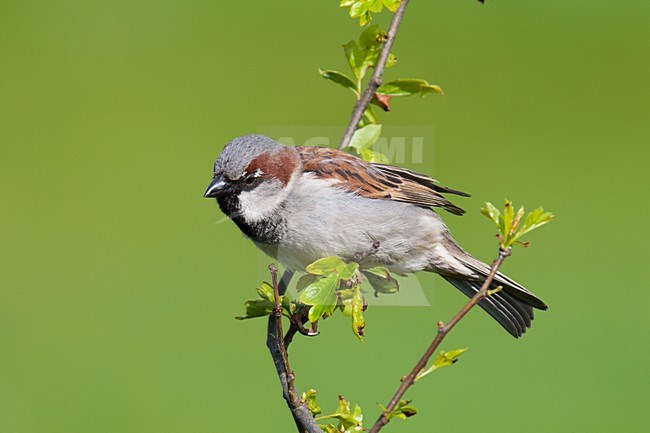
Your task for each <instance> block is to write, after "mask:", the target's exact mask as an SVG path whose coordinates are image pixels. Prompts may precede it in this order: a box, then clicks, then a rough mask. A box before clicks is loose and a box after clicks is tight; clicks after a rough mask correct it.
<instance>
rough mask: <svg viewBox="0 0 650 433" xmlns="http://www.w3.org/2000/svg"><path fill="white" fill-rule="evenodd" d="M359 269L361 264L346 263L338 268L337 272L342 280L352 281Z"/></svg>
mask: <svg viewBox="0 0 650 433" xmlns="http://www.w3.org/2000/svg"><path fill="white" fill-rule="evenodd" d="M357 269H359V264H358V263H355V262H350V263H345V264H341V265H339V266H337V268H336V272H337V273H338V274H339V278H340V279H341V280H346V281H347V280H350V279H352V277H354V274H355V273H356V272H357Z"/></svg>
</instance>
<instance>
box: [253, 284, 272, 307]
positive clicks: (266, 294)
mask: <svg viewBox="0 0 650 433" xmlns="http://www.w3.org/2000/svg"><path fill="white" fill-rule="evenodd" d="M255 290H257V294H258V295H260V298H262V299H266V300H268V301H271V302H273V303H275V294H274V293H273V286H271V285H270V284H269V283H267V282H263V283H262V284H261V285H260V287H257V288H256V289H255Z"/></svg>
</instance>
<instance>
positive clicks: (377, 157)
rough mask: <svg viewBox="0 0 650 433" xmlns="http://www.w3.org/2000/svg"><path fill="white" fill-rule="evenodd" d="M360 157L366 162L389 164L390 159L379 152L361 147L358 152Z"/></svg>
mask: <svg viewBox="0 0 650 433" xmlns="http://www.w3.org/2000/svg"><path fill="white" fill-rule="evenodd" d="M359 156H360V157H361V159H363V160H364V161H368V162H378V163H380V164H389V163H390V159H389V158H388V157H387V156H386V155H384V154H383V153H381V152H375V151H374V150H370V149H363V150H362V151H361V153H360V154H359Z"/></svg>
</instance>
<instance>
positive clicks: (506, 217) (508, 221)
mask: <svg viewBox="0 0 650 433" xmlns="http://www.w3.org/2000/svg"><path fill="white" fill-rule="evenodd" d="M502 215H503V216H502V219H501V227H500V229H501V234H503V236H505V237H508V236H510V232H511V230H510V228H511V227H512V222H513V221H514V219H515V209H514V206H513V205H512V202H511V201H510V200H508V199H506V204H505V206H504V208H503V214H502Z"/></svg>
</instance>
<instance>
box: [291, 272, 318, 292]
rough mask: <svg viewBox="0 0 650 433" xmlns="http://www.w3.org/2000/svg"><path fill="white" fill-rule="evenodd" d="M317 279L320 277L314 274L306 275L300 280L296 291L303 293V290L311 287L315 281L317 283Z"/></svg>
mask: <svg viewBox="0 0 650 433" xmlns="http://www.w3.org/2000/svg"><path fill="white" fill-rule="evenodd" d="M317 278H318V276H317V275H314V274H304V275H303V276H301V277H300V278H299V279H298V282H297V283H296V290H297V291H298V292H302V291H303V289H305V288H306V287H307V286H309V285H311V284H312V283H313V282H314V281H316V279H317Z"/></svg>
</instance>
